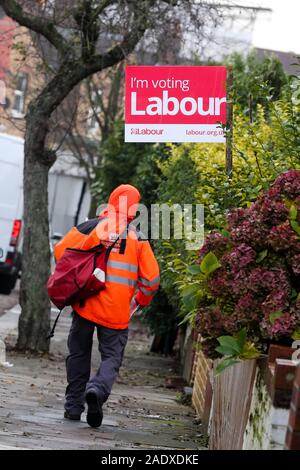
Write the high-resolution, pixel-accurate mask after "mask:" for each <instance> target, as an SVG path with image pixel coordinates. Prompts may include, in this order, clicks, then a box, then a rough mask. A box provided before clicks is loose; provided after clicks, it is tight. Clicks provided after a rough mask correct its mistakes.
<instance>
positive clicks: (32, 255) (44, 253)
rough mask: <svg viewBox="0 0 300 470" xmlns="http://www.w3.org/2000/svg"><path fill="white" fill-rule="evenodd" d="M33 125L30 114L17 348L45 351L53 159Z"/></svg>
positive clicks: (41, 129)
mask: <svg viewBox="0 0 300 470" xmlns="http://www.w3.org/2000/svg"><path fill="white" fill-rule="evenodd" d="M36 114H38V113H36ZM36 123H37V116H35V115H34V113H33V114H32V115H31V116H30V118H29V117H28V122H27V131H26V137H25V160H24V214H23V220H24V240H23V258H22V264H23V269H22V279H21V290H20V304H21V307H22V313H21V316H20V319H19V337H18V343H17V347H18V348H19V349H22V350H31V351H35V352H47V351H48V350H49V340H47V339H46V338H47V335H48V333H49V328H50V302H49V298H48V295H47V289H46V284H47V280H48V277H49V266H50V246H49V220H48V172H49V168H50V167H51V165H52V163H53V161H54V160H52V161H51V159H50V158H49V157H50V156H51V153H50V152H48V155H47V151H45V149H44V145H43V142H44V137H43V133H44V132H45V129H43V128H44V126H43V125H40V126H37V125H36ZM44 125H45V123H44ZM33 128H34V131H32V129H33ZM41 156H42V158H41ZM52 157H53V156H52Z"/></svg>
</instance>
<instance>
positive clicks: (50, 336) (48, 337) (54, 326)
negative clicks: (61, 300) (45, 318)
mask: <svg viewBox="0 0 300 470" xmlns="http://www.w3.org/2000/svg"><path fill="white" fill-rule="evenodd" d="M62 311H63V308H62V309H61V310H60V311H59V313H58V315H57V317H56V318H55V322H54V324H53V326H52V329H51V331H50V334H49V335H48V336H47V338H46V339H47V340H48V339H51V338H53V336H54V332H55V328H56V325H57V322H58V319H59V317H60V314H61V312H62Z"/></svg>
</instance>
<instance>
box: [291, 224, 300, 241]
mask: <svg viewBox="0 0 300 470" xmlns="http://www.w3.org/2000/svg"><path fill="white" fill-rule="evenodd" d="M290 224H291V227H292V229H293V230H294V232H296V233H297V235H298V236H299V237H300V225H299V224H298V222H296V220H291V221H290Z"/></svg>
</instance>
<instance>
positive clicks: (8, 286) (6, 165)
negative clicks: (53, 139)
mask: <svg viewBox="0 0 300 470" xmlns="http://www.w3.org/2000/svg"><path fill="white" fill-rule="evenodd" d="M23 153H24V141H23V139H20V138H18V137H12V136H8V135H5V134H0V293H2V294H9V293H10V292H11V290H12V289H13V288H14V286H15V283H16V280H17V278H18V275H19V272H20V269H21V234H22V212H23V159H24V157H23Z"/></svg>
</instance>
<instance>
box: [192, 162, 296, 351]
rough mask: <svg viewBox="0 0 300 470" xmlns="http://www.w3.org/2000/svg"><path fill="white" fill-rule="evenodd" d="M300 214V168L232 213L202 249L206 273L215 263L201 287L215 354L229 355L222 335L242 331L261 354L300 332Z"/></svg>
mask: <svg viewBox="0 0 300 470" xmlns="http://www.w3.org/2000/svg"><path fill="white" fill-rule="evenodd" d="M299 211H300V172H298V171H295V170H291V171H288V172H286V173H283V174H282V175H280V176H279V177H278V178H277V179H276V181H275V182H274V184H273V185H272V186H271V188H270V189H269V190H268V191H265V192H264V193H263V194H262V195H261V196H260V197H259V198H258V199H257V201H256V202H254V203H253V204H251V206H250V207H249V208H246V209H235V210H233V211H231V212H230V213H229V214H228V216H227V226H226V234H221V233H219V232H213V233H211V234H210V235H208V237H207V240H206V242H205V244H204V246H203V247H202V248H201V250H200V263H201V264H200V271H201V273H203V271H204V269H203V266H206V270H207V266H208V265H209V266H210V270H209V271H208V273H209V274H208V275H207V276H206V278H207V280H206V283H205V285H204V284H202V286H201V288H202V291H204V292H205V295H203V296H202V298H201V303H200V307H199V310H198V313H197V317H196V325H197V328H198V329H199V331H200V332H201V335H202V337H203V349H204V351H205V352H206V354H207V355H208V356H209V357H217V356H218V355H219V354H225V353H226V351H225V350H224V348H222V346H223V345H222V344H221V346H218V338H219V337H220V336H221V337H222V336H225V335H232V336H233V335H238V334H239V332H240V331H241V330H243V329H245V331H246V332H247V339H248V340H249V341H251V343H253V345H254V346H256V348H257V349H258V350H259V351H262V352H264V351H265V350H266V346H267V344H268V343H269V342H270V341H274V340H275V341H278V340H286V341H287V342H288V341H290V340H291V337H292V336H293V337H298V335H299V333H300V291H299V281H300V224H299V223H300V212H299ZM232 341H233V340H232ZM219 342H220V341H219ZM217 346H218V347H217Z"/></svg>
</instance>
